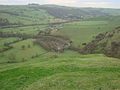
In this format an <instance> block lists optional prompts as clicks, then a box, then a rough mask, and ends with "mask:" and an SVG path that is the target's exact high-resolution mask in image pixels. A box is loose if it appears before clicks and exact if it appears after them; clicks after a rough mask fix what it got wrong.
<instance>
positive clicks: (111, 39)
mask: <svg viewBox="0 0 120 90" xmlns="http://www.w3.org/2000/svg"><path fill="white" fill-rule="evenodd" d="M81 53H83V54H93V53H104V54H105V55H107V56H111V57H117V58H120V26H118V27H116V28H115V29H114V30H113V31H110V32H106V33H100V34H98V35H97V36H96V37H95V39H94V40H92V41H91V42H89V43H88V44H87V45H85V47H84V48H83V49H82V50H81Z"/></svg>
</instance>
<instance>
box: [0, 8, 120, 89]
mask: <svg viewBox="0 0 120 90" xmlns="http://www.w3.org/2000/svg"><path fill="white" fill-rule="evenodd" d="M88 10H89V9H88ZM3 11H6V12H3ZM112 11H114V16H106V17H95V18H89V19H88V18H87V19H85V20H77V21H70V22H69V23H62V24H60V25H58V27H59V26H60V28H58V30H57V31H55V30H53V32H51V34H52V35H60V36H65V37H68V38H69V39H70V40H72V41H73V44H74V45H75V46H79V47H82V43H88V42H90V41H91V40H93V38H94V37H95V36H96V35H98V34H100V33H103V32H110V31H112V30H114V29H115V28H116V27H117V26H119V24H120V16H119V12H118V10H116V11H115V10H112ZM21 12H22V14H21ZM104 12H109V13H111V11H109V10H104ZM117 12H118V13H117ZM112 14H113V13H111V15H112ZM116 14H117V15H118V16H116ZM0 18H7V19H8V20H9V21H10V23H17V24H20V25H22V26H18V27H7V28H0V32H6V33H20V34H26V35H37V34H38V33H39V32H40V31H46V30H48V29H49V28H50V24H49V23H50V22H55V17H54V16H52V15H50V14H49V13H48V12H47V11H45V10H43V9H39V10H38V9H37V8H36V9H35V8H30V7H28V6H8V7H6V6H0ZM56 19H58V18H56ZM60 20H63V19H60ZM21 23H22V24H21ZM42 24H45V25H42ZM25 25H27V26H25ZM53 26H54V25H53ZM55 26H57V25H55ZM116 37H118V38H119V36H116ZM15 41H17V42H15ZM34 42H35V38H29V39H20V38H18V37H17V38H16V37H9V38H6V37H4V38H2V37H0V51H1V52H0V90H120V59H117V58H112V57H107V56H105V55H103V54H88V55H81V54H80V53H78V52H75V51H71V50H65V51H64V53H59V52H50V51H46V50H45V49H44V48H42V47H41V46H40V45H38V44H35V43H34ZM8 43H10V44H9V45H6V44H8ZM9 47H12V48H10V49H8V50H6V51H2V50H3V49H6V48H9Z"/></svg>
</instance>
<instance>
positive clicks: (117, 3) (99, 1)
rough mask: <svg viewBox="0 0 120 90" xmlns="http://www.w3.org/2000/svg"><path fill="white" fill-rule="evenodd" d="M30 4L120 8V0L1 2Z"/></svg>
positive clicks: (26, 0)
mask: <svg viewBox="0 0 120 90" xmlns="http://www.w3.org/2000/svg"><path fill="white" fill-rule="evenodd" d="M28 3H38V4H57V5H63V6H72V7H101V8H120V0H0V4H4V5H26V4H28Z"/></svg>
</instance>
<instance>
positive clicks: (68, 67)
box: [0, 52, 120, 90]
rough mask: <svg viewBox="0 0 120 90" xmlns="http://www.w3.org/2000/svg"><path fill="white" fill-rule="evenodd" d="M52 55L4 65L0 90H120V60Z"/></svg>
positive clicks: (75, 55) (67, 53)
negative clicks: (54, 56)
mask: <svg viewBox="0 0 120 90" xmlns="http://www.w3.org/2000/svg"><path fill="white" fill-rule="evenodd" d="M71 54H72V56H71ZM53 55H54V54H52V53H49V54H46V55H43V56H41V57H39V58H36V59H34V60H29V61H27V62H23V63H16V64H4V65H1V66H0V89H1V90H4V89H5V90H19V89H20V90H23V89H25V90H56V89H57V90H61V89H62V90H83V89H84V90H93V89H95V90H100V89H102V90H114V89H118V90H119V89H120V87H119V85H120V79H119V76H120V66H119V65H120V62H119V59H114V58H107V57H104V56H103V55H86V56H83V55H79V54H77V53H73V52H65V53H64V54H60V55H58V58H53V57H52V56H53ZM46 56H47V57H46Z"/></svg>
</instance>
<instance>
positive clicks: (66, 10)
mask: <svg viewBox="0 0 120 90" xmlns="http://www.w3.org/2000/svg"><path fill="white" fill-rule="evenodd" d="M34 8H36V9H38V8H40V9H44V10H46V11H47V12H48V13H49V14H51V15H53V16H55V17H57V18H62V19H84V18H91V17H97V16H111V15H115V16H116V15H120V9H105V8H103V9H102V8H75V7H66V6H57V5H41V6H38V5H37V6H36V7H34Z"/></svg>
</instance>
